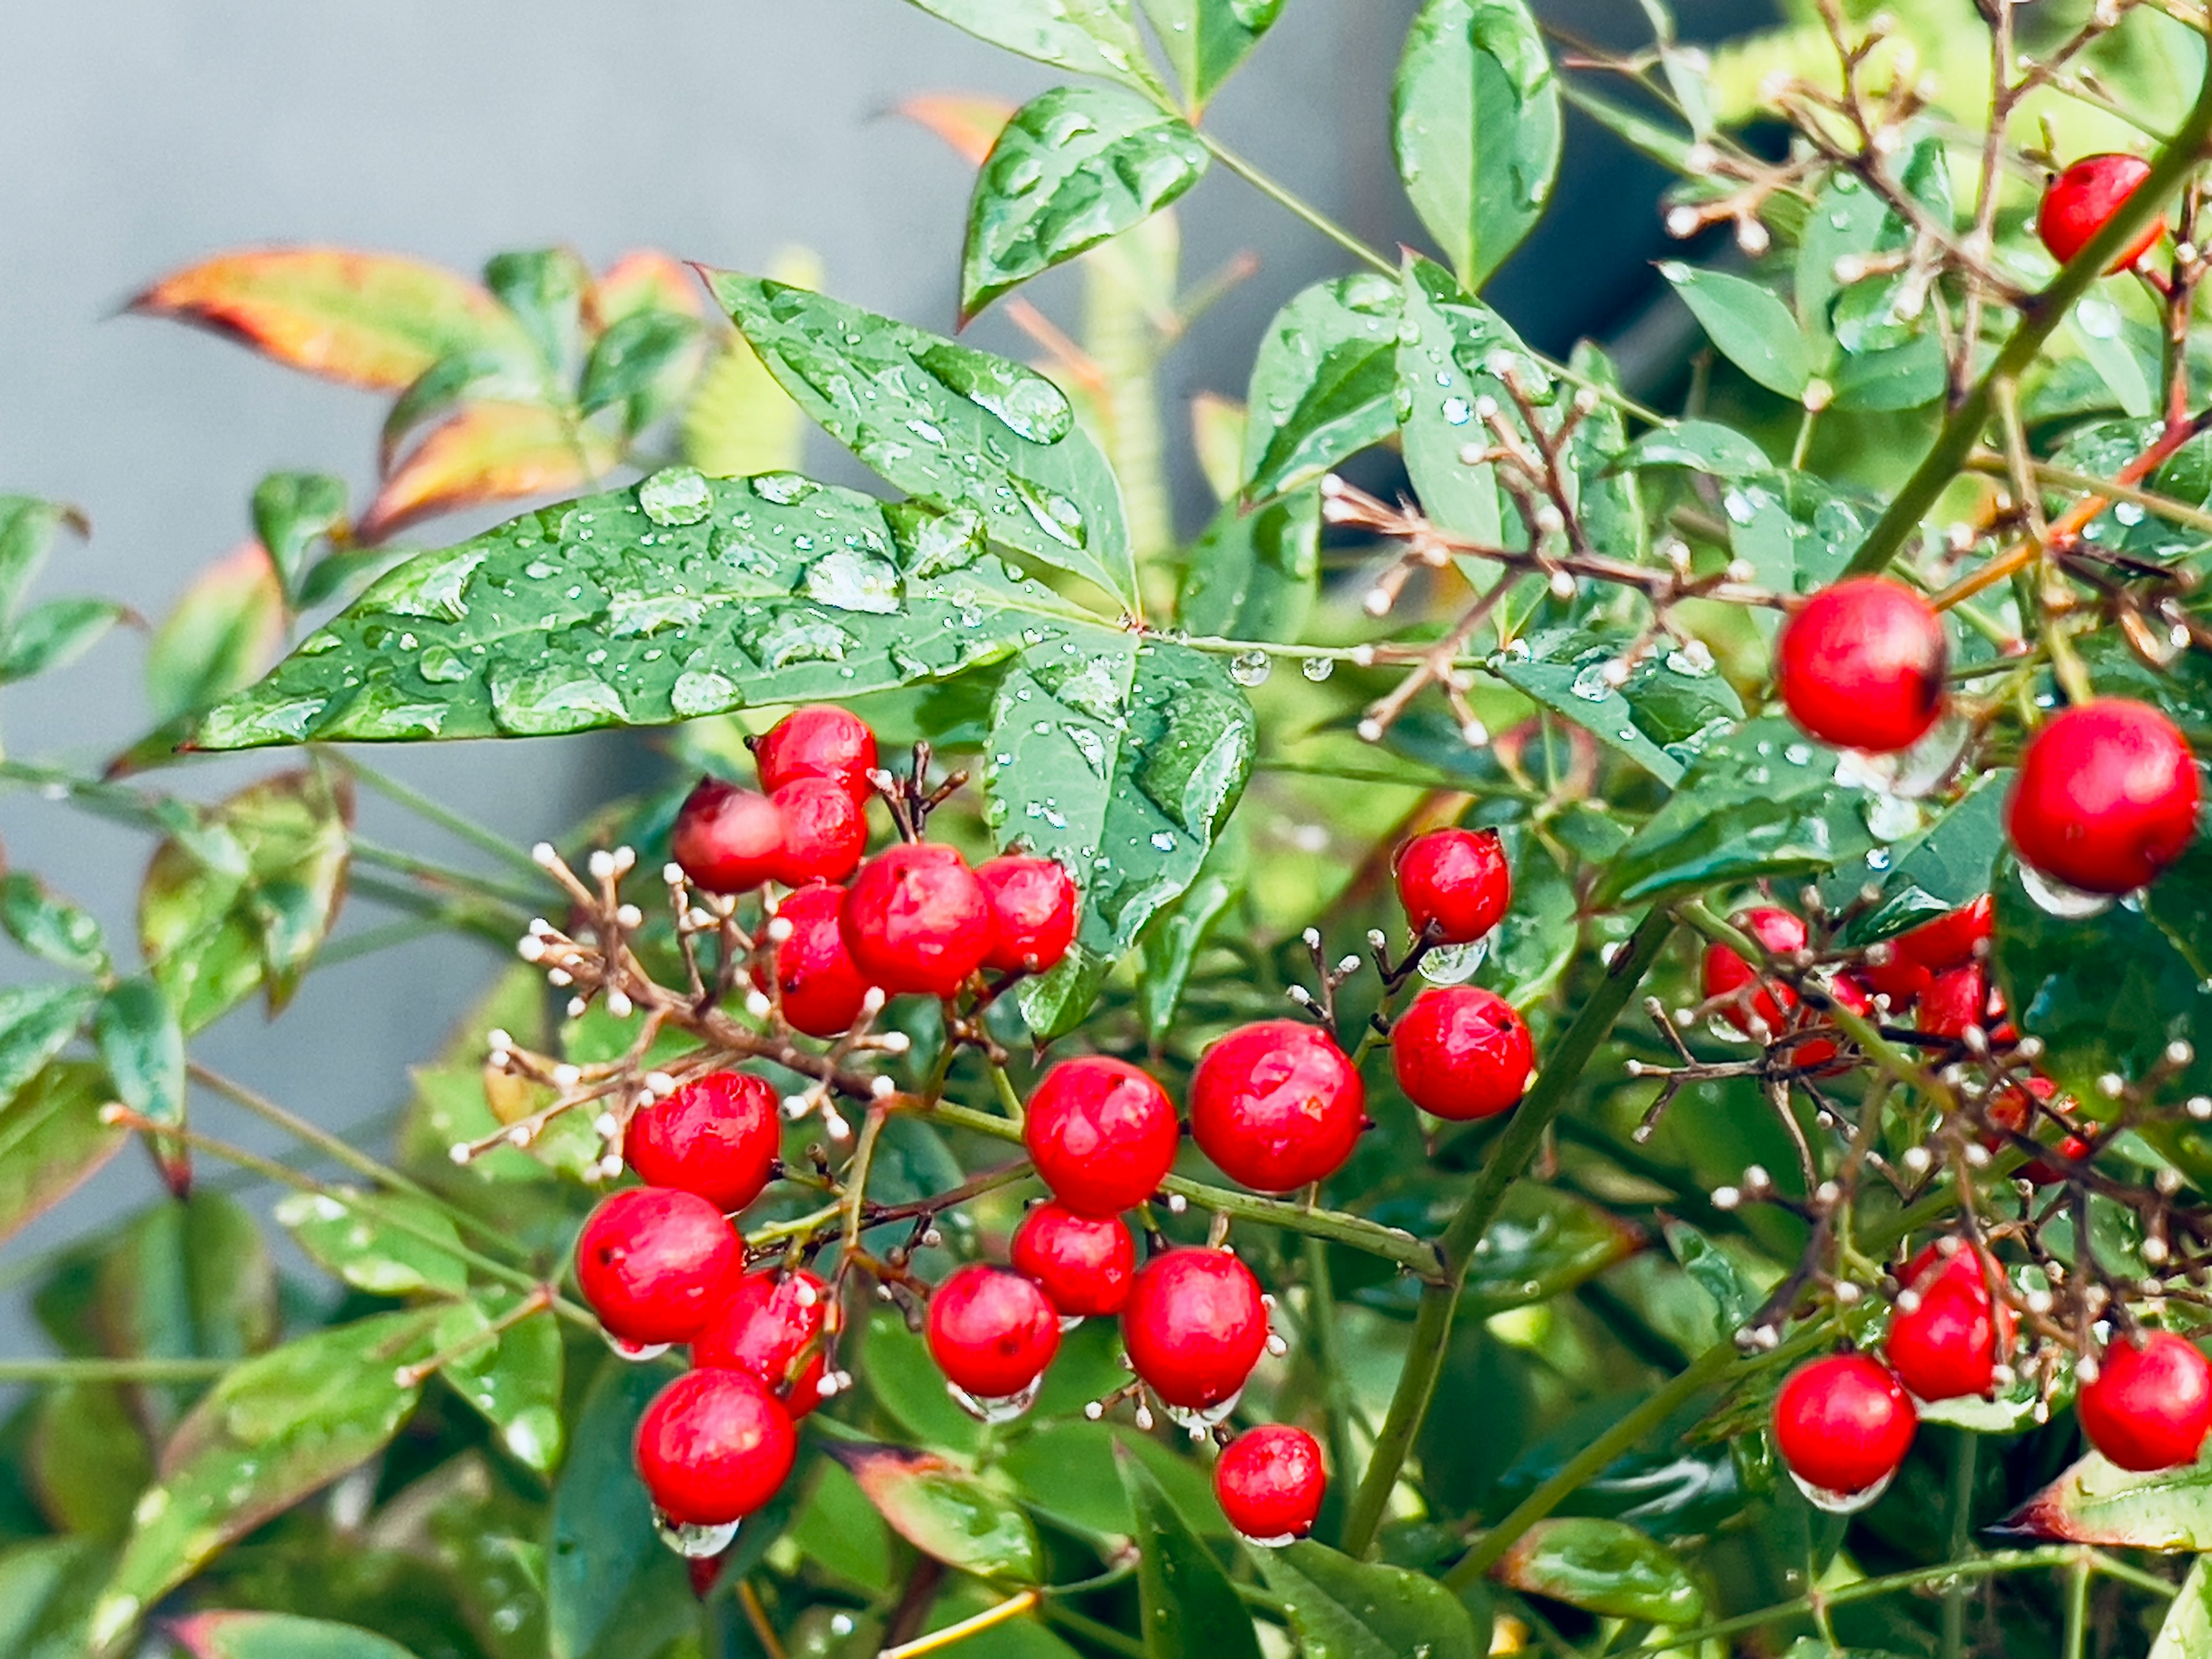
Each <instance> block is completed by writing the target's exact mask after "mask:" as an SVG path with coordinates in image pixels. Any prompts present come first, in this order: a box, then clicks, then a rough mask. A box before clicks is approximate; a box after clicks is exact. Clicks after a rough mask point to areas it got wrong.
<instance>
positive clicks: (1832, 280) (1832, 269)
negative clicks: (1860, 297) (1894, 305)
mask: <svg viewBox="0 0 2212 1659" xmlns="http://www.w3.org/2000/svg"><path fill="white" fill-rule="evenodd" d="M1686 170H1687V169H1685V171H1686ZM1888 213H1889V210H1888V208H1887V206H1886V205H1885V204H1884V203H1883V201H1882V199H1881V197H1879V196H1877V195H1875V193H1874V192H1873V191H1870V190H1869V189H1867V188H1866V186H1865V185H1863V184H1861V183H1860V182H1859V180H1858V179H1857V177H1856V176H1855V175H1853V174H1851V173H1847V172H1844V170H1843V169H1842V168H1840V167H1839V168H1838V169H1837V170H1836V171H1835V172H1834V173H1832V174H1831V175H1830V176H1829V179H1828V181H1827V183H1826V184H1825V185H1822V186H1821V188H1820V194H1819V195H1818V196H1816V197H1814V199H1813V207H1812V210H1811V211H1810V212H1808V214H1806V216H1805V228H1804V231H1803V233H1802V235H1801V236H1800V237H1799V239H1798V243H1797V261H1796V272H1795V276H1794V278H1793V281H1792V287H1793V289H1795V292H1796V301H1797V317H1798V319H1799V320H1800V321H1801V322H1802V323H1803V324H1804V325H1805V328H1806V330H1807V331H1808V332H1809V333H1810V334H1811V335H1812V336H1813V337H1814V338H1815V339H1817V340H1820V341H1822V342H1824V343H1832V342H1833V340H1834V338H1835V331H1834V325H1833V323H1832V319H1831V318H1830V315H1829V313H1830V312H1831V310H1832V308H1833V307H1834V305H1835V301H1836V295H1838V294H1839V293H1840V292H1842V291H1843V290H1842V284H1840V283H1838V282H1837V281H1836V261H1837V260H1838V259H1841V258H1846V257H1847V256H1848V257H1853V258H1863V257H1864V256H1865V255H1867V254H1869V253H1872V252H1874V251H1875V241H1876V240H1877V238H1878V237H1879V236H1880V235H1881V228H1882V224H1883V222H1884V221H1885V220H1886V219H1887V216H1888Z"/></svg>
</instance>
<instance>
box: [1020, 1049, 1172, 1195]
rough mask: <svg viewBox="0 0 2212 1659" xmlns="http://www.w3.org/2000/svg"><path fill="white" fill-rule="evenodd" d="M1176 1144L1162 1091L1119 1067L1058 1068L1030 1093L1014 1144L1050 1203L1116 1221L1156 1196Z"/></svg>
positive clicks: (1079, 1063) (1088, 1062)
mask: <svg viewBox="0 0 2212 1659" xmlns="http://www.w3.org/2000/svg"><path fill="white" fill-rule="evenodd" d="M1022 1139H1023V1141H1024V1144H1025V1145H1026V1146H1028V1147H1029V1152H1030V1158H1031V1160H1032V1161H1034V1162H1035V1163H1036V1170H1037V1175H1038V1176H1039V1177H1040V1178H1042V1181H1043V1182H1044V1184H1045V1185H1046V1186H1048V1187H1049V1188H1052V1191H1053V1196H1054V1197H1055V1198H1057V1199H1058V1200H1060V1202H1061V1203H1063V1204H1065V1205H1066V1206H1067V1207H1068V1208H1069V1209H1071V1210H1073V1211H1074V1212H1076V1213H1077V1214H1079V1215H1100V1216H1105V1215H1118V1214H1119V1213H1120V1212H1122V1211H1123V1210H1126V1209H1127V1208H1129V1206H1132V1205H1134V1204H1141V1203H1143V1202H1144V1201H1145V1200H1146V1199H1148V1198H1150V1197H1151V1196H1152V1194H1153V1193H1155V1192H1156V1191H1158V1188H1159V1184H1160V1180H1161V1177H1163V1176H1165V1175H1166V1174H1167V1172H1168V1170H1169V1169H1170V1167H1172V1166H1173V1164H1174V1163H1175V1156H1176V1146H1177V1144H1178V1143H1179V1141H1180V1140H1181V1139H1182V1131H1181V1130H1180V1129H1179V1128H1178V1127H1176V1110H1175V1106H1174V1104H1173V1103H1172V1102H1170V1100H1169V1099H1168V1097H1167V1091H1165V1090H1164V1089H1162V1088H1161V1087H1160V1085H1158V1084H1157V1083H1155V1082H1153V1081H1152V1079H1151V1078H1149V1077H1147V1076H1146V1075H1145V1073H1142V1072H1140V1071H1139V1070H1138V1069H1137V1068H1136V1067H1135V1066H1132V1065H1130V1064H1129V1063H1128V1062H1127V1061H1126V1060H1109V1059H1108V1058H1106V1057H1105V1056H1104V1055H1100V1054H1091V1055H1085V1057H1083V1058H1082V1059H1079V1060H1061V1061H1060V1064H1059V1065H1057V1066H1054V1067H1053V1068H1052V1069H1051V1070H1050V1071H1048V1072H1047V1073H1045V1074H1044V1076H1043V1078H1042V1079H1040V1080H1039V1082H1038V1084H1037V1085H1036V1089H1035V1090H1033V1091H1031V1092H1030V1100H1029V1108H1028V1116H1027V1118H1026V1119H1025V1121H1024V1124H1023V1127H1022Z"/></svg>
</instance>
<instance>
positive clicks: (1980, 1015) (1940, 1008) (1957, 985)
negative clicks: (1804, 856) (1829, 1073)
mask: <svg viewBox="0 0 2212 1659" xmlns="http://www.w3.org/2000/svg"><path fill="white" fill-rule="evenodd" d="M1989 1006H1990V975H1989V970H1988V969H1985V968H1984V967H1983V966H1982V964H1981V963H1978V962H1970V963H1966V966H1965V967H1963V968H1951V969H1946V970H1945V971H1943V972H1942V973H1940V974H1938V975H1936V977H1935V978H1934V979H1932V980H1930V981H1929V983H1928V988H1927V989H1926V990H1925V991H1923V992H1922V993H1921V995H1920V1019H1919V1024H1920V1029H1921V1030H1923V1031H1926V1032H1927V1033H1929V1035H1930V1036H1941V1037H1952V1038H1954V1039H1955V1038H1958V1037H1962V1036H1966V1028H1967V1027H1968V1026H1970V1025H1980V1026H1983V1027H1984V1029H1986V1028H1987V1025H1988V1023H1989ZM1923 1398H1925V1396H1924V1395H1923Z"/></svg>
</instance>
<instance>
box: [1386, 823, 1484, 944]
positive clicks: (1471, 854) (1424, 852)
mask: <svg viewBox="0 0 2212 1659" xmlns="http://www.w3.org/2000/svg"><path fill="white" fill-rule="evenodd" d="M1397 873H1398V902H1399V903H1401V904H1402V905H1404V906H1405V907H1406V920H1407V921H1410V922H1412V923H1413V931H1414V932H1415V933H1420V932H1422V931H1423V930H1425V929H1426V928H1428V927H1431V925H1433V926H1434V927H1435V929H1436V942H1437V944H1439V945H1467V944H1470V943H1472V942H1473V941H1474V940H1476V939H1480V938H1481V937H1482V936H1483V935H1484V934H1485V933H1488V932H1489V931H1490V930H1491V929H1492V928H1493V927H1496V926H1498V921H1499V919H1500V918H1502V917H1503V916H1504V915H1505V907H1506V906H1507V905H1509V904H1510V903H1511V902H1513V872H1512V870H1511V868H1510V866H1508V865H1507V863H1506V861H1505V848H1504V844H1503V843H1502V842H1499V840H1498V831H1496V830H1495V829H1431V830H1430V831H1429V832H1428V834H1426V835H1425V836H1414V837H1413V840H1411V841H1409V842H1407V843H1406V844H1405V846H1404V847H1402V848H1400V849H1399V851H1398V862H1397Z"/></svg>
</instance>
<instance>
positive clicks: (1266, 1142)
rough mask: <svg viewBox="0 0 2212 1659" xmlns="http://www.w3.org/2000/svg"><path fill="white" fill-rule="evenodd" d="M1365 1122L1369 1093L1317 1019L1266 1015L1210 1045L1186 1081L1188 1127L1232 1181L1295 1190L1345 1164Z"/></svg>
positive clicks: (1260, 1188)
mask: <svg viewBox="0 0 2212 1659" xmlns="http://www.w3.org/2000/svg"><path fill="white" fill-rule="evenodd" d="M1366 1122H1367V1091H1366V1089H1365V1088H1364V1087H1363V1086H1362V1085H1361V1084H1360V1081H1359V1073H1357V1072H1355V1071H1353V1070H1352V1062H1351V1060H1348V1059H1346V1057H1345V1053H1344V1050H1343V1049H1341V1048H1338V1047H1337V1046H1336V1040H1335V1039H1334V1037H1332V1036H1329V1034H1328V1032H1326V1031H1324V1030H1322V1029H1321V1028H1320V1027H1319V1026H1317V1025H1308V1024H1304V1023H1303V1022H1302V1021H1299V1020H1295V1019H1263V1020H1261V1021H1259V1022H1258V1023H1257V1024H1252V1025H1245V1026H1240V1027H1239V1028H1238V1029H1237V1030H1234V1031H1231V1033H1230V1034H1229V1035H1228V1036H1225V1037H1222V1038H1220V1039H1219V1040H1218V1041H1217V1042H1214V1043H1213V1044H1212V1046H1211V1047H1210V1048H1207V1049H1206V1053H1205V1054H1204V1055H1203V1056H1201V1057H1200V1060H1199V1062H1198V1070H1197V1071H1196V1072H1195V1073H1193V1075H1192V1077H1191V1079H1190V1133H1191V1136H1192V1138H1193V1139H1195V1140H1196V1141H1197V1142H1198V1145H1199V1149H1200V1151H1201V1152H1204V1153H1205V1154H1206V1156H1207V1157H1208V1158H1212V1160H1213V1161H1214V1163H1215V1164H1218V1165H1219V1166H1220V1169H1221V1171H1222V1173H1223V1174H1224V1175H1226V1176H1228V1177H1229V1178H1230V1179H1231V1181H1237V1182H1243V1184H1244V1185H1245V1186H1247V1187H1251V1188H1256V1189H1257V1190H1258V1191H1261V1192H1263V1193H1287V1192H1293V1191H1296V1190H1297V1188H1300V1187H1303V1186H1305V1185H1306V1184H1307V1183H1308V1182H1315V1181H1325V1180H1327V1179H1328V1177H1329V1176H1333V1175H1334V1174H1335V1173H1336V1172H1337V1170H1340V1168H1342V1167H1343V1164H1344V1160H1345V1159H1346V1158H1350V1157H1351V1156H1352V1147H1353V1146H1356V1145H1357V1144H1358V1140H1359V1132H1360V1130H1361V1129H1362V1128H1363V1127H1365V1125H1366Z"/></svg>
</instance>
